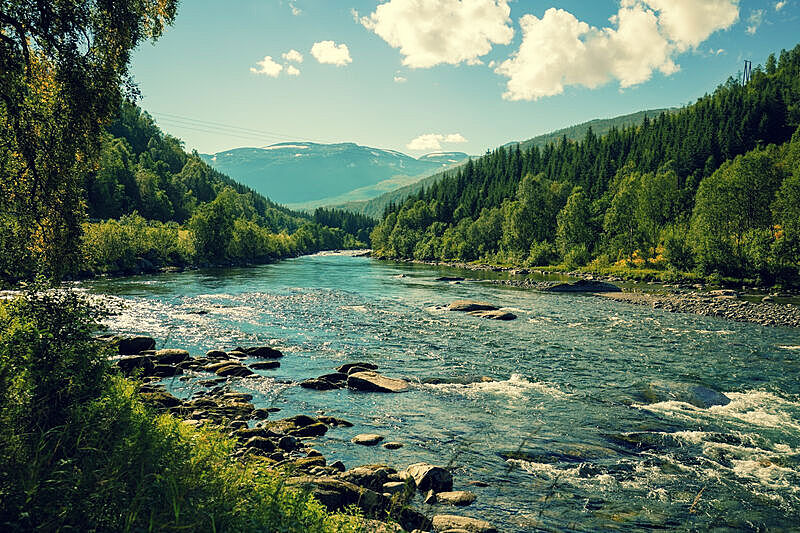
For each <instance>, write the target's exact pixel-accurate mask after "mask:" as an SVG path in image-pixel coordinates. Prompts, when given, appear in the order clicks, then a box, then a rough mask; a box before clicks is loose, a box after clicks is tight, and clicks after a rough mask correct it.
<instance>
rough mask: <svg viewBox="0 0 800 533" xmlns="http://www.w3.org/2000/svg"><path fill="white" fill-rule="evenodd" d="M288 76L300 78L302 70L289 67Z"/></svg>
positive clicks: (287, 69)
mask: <svg viewBox="0 0 800 533" xmlns="http://www.w3.org/2000/svg"><path fill="white" fill-rule="evenodd" d="M286 74H288V75H289V76H299V75H300V69H299V68H297V67H296V66H294V65H289V66H288V67H286Z"/></svg>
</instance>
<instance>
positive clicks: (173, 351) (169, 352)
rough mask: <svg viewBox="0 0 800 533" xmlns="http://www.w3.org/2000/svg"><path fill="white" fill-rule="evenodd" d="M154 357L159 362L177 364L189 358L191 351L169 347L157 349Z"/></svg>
mask: <svg viewBox="0 0 800 533" xmlns="http://www.w3.org/2000/svg"><path fill="white" fill-rule="evenodd" d="M153 357H154V358H155V360H156V361H158V363H159V364H162V365H177V364H178V363H182V362H184V361H186V360H187V359H189V352H187V351H186V350H180V349H177V348H167V349H165V350H158V351H156V353H155V355H154V356H153Z"/></svg>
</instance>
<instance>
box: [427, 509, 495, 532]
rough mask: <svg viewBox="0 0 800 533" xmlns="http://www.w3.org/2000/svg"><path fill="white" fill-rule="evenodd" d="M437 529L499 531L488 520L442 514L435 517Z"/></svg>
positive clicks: (435, 527)
mask: <svg viewBox="0 0 800 533" xmlns="http://www.w3.org/2000/svg"><path fill="white" fill-rule="evenodd" d="M433 529H434V530H435V531H448V530H456V531H468V532H469V533H497V529H496V528H495V527H494V526H492V525H491V524H490V523H489V522H487V521H486V520H478V519H477V518H467V517H466V516H456V515H446V514H440V515H436V516H434V517H433Z"/></svg>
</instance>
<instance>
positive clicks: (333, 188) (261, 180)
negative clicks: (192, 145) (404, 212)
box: [201, 142, 469, 208]
mask: <svg viewBox="0 0 800 533" xmlns="http://www.w3.org/2000/svg"><path fill="white" fill-rule="evenodd" d="M201 157H202V158H203V160H204V161H205V162H206V163H208V164H209V165H211V166H212V167H213V168H214V169H215V170H218V171H220V172H223V173H225V174H227V175H229V176H231V177H232V178H234V179H236V180H237V181H238V182H240V183H242V184H244V185H246V186H248V187H250V188H252V189H254V190H256V191H258V192H261V193H262V194H269V197H270V198H271V199H273V200H274V201H276V202H279V203H282V204H286V205H289V206H292V207H294V208H300V207H305V208H313V207H316V206H319V205H324V204H330V203H333V202H331V200H336V201H347V200H356V199H362V198H370V197H373V196H376V195H378V194H380V193H381V192H384V191H387V190H391V189H392V188H397V187H399V186H402V185H405V184H407V183H409V182H413V181H416V180H417V179H419V178H420V177H423V176H426V175H429V174H431V173H434V172H436V171H439V170H442V169H445V168H448V167H452V166H453V165H456V164H458V163H460V162H462V161H465V160H466V159H467V158H468V157H469V156H468V155H467V154H464V153H461V152H437V153H433V154H428V155H425V156H422V157H420V158H419V159H415V158H413V157H411V156H409V155H406V154H404V153H402V152H397V151H394V150H383V149H379V148H371V147H368V146H360V145H357V144H355V143H338V144H319V143H311V142H286V143H278V144H273V145H271V146H267V147H264V148H236V149H233V150H227V151H224V152H218V153H216V154H201ZM385 182H388V183H385ZM382 184H383V185H382ZM354 191H357V192H355V193H354V194H351V193H353V192H354Z"/></svg>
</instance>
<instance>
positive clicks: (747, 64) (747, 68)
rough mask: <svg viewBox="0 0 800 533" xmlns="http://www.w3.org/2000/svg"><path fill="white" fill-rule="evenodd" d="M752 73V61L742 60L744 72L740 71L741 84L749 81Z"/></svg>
mask: <svg viewBox="0 0 800 533" xmlns="http://www.w3.org/2000/svg"><path fill="white" fill-rule="evenodd" d="M752 75H753V62H752V61H748V60H746V59H745V60H744V72H742V85H747V84H748V83H750V78H751V77H752Z"/></svg>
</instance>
